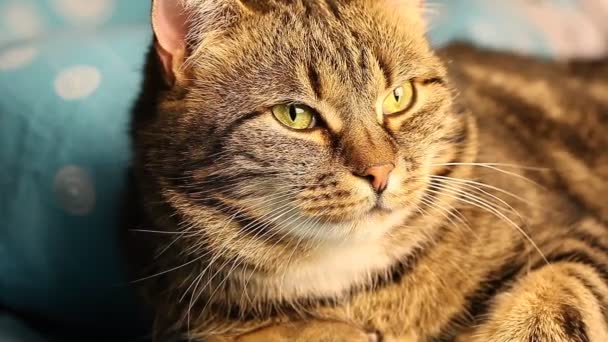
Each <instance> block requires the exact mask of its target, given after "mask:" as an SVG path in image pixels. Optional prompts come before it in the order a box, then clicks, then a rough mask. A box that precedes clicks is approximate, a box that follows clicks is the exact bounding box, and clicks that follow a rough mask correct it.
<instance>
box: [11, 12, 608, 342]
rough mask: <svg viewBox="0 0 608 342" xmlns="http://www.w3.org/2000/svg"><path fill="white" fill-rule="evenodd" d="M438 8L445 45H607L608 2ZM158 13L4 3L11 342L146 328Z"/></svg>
mask: <svg viewBox="0 0 608 342" xmlns="http://www.w3.org/2000/svg"><path fill="white" fill-rule="evenodd" d="M428 7H429V9H430V13H429V18H430V19H429V20H430V22H431V30H430V33H429V34H430V37H431V39H432V41H433V42H434V43H435V44H436V45H441V44H444V43H446V42H448V41H450V40H454V39H460V40H470V41H474V42H477V43H478V44H481V45H485V46H489V47H495V48H504V49H510V50H516V51H520V52H526V53H533V54H539V55H545V56H556V57H570V56H573V55H580V56H592V55H599V54H602V53H604V52H605V51H606V48H607V47H606V43H607V42H608V39H606V37H607V35H606V32H608V29H607V27H606V24H605V22H604V20H601V18H606V17H608V4H607V2H606V1H605V0H579V1H576V0H554V1H550V0H546V1H529V0H510V1H494V0H433V1H431V2H429V5H428ZM149 8H150V1H148V0H128V1H127V0H0V90H1V94H2V96H0V341H7V340H9V339H10V340H11V341H36V340H35V337H34V335H33V333H32V332H28V328H27V326H28V325H30V327H33V328H38V327H39V326H38V323H39V322H38V320H34V321H31V320H30V319H27V321H21V322H19V321H18V319H19V318H23V317H27V318H30V317H37V318H41V320H42V321H43V322H45V326H47V327H49V326H50V327H51V328H58V329H63V330H64V333H65V332H66V331H75V332H77V331H80V332H82V333H83V334H87V333H90V331H96V332H103V331H106V332H108V334H118V333H119V332H124V331H128V330H129V327H133V326H136V323H137V322H135V321H134V317H136V316H137V315H136V313H135V305H134V299H133V296H132V293H131V292H130V291H129V290H128V287H127V286H126V284H127V281H126V278H125V275H124V272H123V271H122V267H121V265H122V263H123V261H122V260H121V259H120V253H119V247H118V243H117V241H118V233H119V232H118V230H119V227H120V224H119V222H118V221H119V219H118V216H119V204H120V199H121V194H122V191H123V188H124V172H125V170H126V168H127V167H128V161H129V146H128V135H127V126H128V120H129V111H130V108H131V104H132V102H133V100H134V99H135V97H136V95H137V93H138V88H139V84H140V82H141V77H142V66H143V61H144V54H145V51H146V50H147V47H148V45H149V43H150V40H151V33H150V29H149V23H148V17H149V10H150V9H149ZM573 37H574V38H573ZM11 313H16V314H19V315H14V316H11V315H10V314H11ZM109 327H112V328H109ZM51 330H52V329H51ZM83 336H86V335H83ZM84 340H86V339H84ZM107 340H115V339H111V338H108V339H107Z"/></svg>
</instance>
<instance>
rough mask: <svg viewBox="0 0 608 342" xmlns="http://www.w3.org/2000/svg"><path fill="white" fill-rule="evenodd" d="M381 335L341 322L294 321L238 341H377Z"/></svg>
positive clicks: (243, 337)
mask: <svg viewBox="0 0 608 342" xmlns="http://www.w3.org/2000/svg"><path fill="white" fill-rule="evenodd" d="M377 341H379V337H378V336H377V335H376V334H375V333H369V332H367V331H364V330H363V329H360V328H358V327H354V326H352V325H348V324H345V323H339V322H325V321H306V322H292V323H285V324H281V325H276V326H272V327H269V328H265V329H261V330H258V331H256V332H253V333H250V334H247V335H244V336H241V337H239V338H237V339H236V342H377Z"/></svg>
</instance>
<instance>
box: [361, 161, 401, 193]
mask: <svg viewBox="0 0 608 342" xmlns="http://www.w3.org/2000/svg"><path fill="white" fill-rule="evenodd" d="M394 169H395V166H394V165H393V164H384V165H380V166H372V167H370V168H368V169H366V170H365V171H364V172H363V173H362V174H361V176H362V177H367V178H369V180H370V182H371V183H372V187H373V188H374V189H375V190H376V192H378V193H382V192H383V191H384V190H386V187H387V186H388V178H389V176H390V175H391V172H392V171H393V170H394Z"/></svg>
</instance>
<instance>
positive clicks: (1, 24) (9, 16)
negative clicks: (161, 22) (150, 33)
mask: <svg viewBox="0 0 608 342" xmlns="http://www.w3.org/2000/svg"><path fill="white" fill-rule="evenodd" d="M150 3H151V1H150V0H0V46H1V45H3V44H7V43H10V42H16V41H20V40H23V39H31V38H36V37H40V36H46V35H50V36H53V35H54V34H56V32H59V31H70V30H83V29H88V30H93V29H96V28H99V27H104V26H112V27H116V26H118V25H138V24H143V23H146V22H148V18H149V13H150Z"/></svg>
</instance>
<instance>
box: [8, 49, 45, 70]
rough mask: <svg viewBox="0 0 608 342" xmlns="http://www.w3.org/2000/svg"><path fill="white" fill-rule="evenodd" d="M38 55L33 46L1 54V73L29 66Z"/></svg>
mask: <svg viewBox="0 0 608 342" xmlns="http://www.w3.org/2000/svg"><path fill="white" fill-rule="evenodd" d="M37 54H38V50H37V49H36V48H35V47H32V46H25V47H19V48H13V49H10V50H6V51H4V52H0V71H12V70H16V69H19V68H21V67H24V66H27V65H28V64H29V63H30V62H32V60H34V58H36V55H37Z"/></svg>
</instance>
